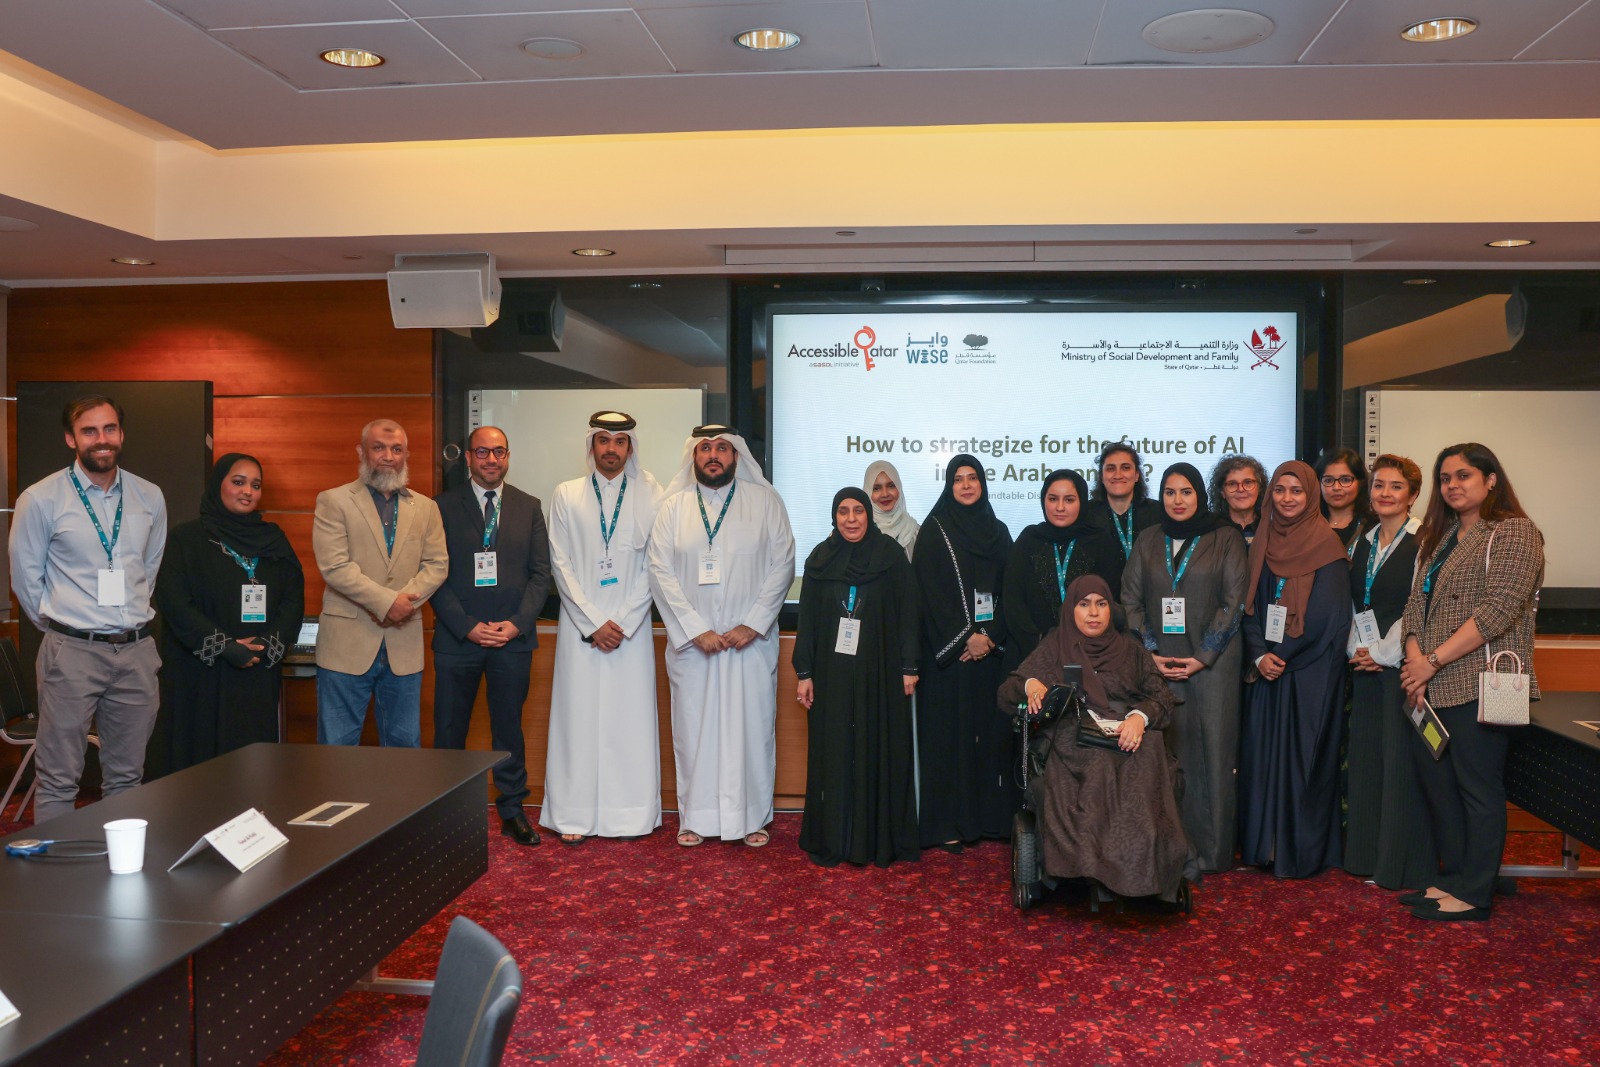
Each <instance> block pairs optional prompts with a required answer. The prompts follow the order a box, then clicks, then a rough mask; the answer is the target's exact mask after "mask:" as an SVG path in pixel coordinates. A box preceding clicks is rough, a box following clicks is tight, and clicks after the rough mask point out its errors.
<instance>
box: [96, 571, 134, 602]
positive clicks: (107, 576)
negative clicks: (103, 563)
mask: <svg viewBox="0 0 1600 1067" xmlns="http://www.w3.org/2000/svg"><path fill="white" fill-rule="evenodd" d="M95 574H97V575H98V576H99V582H100V584H99V586H98V588H97V591H96V593H95V603H96V604H99V605H100V606H101V607H102V608H120V607H122V606H123V605H124V604H126V603H127V602H128V586H127V583H126V582H124V581H123V580H122V571H120V570H103V571H96V572H95Z"/></svg>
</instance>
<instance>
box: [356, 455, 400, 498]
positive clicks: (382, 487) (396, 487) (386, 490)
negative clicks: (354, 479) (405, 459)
mask: <svg viewBox="0 0 1600 1067" xmlns="http://www.w3.org/2000/svg"><path fill="white" fill-rule="evenodd" d="M361 480H362V481H363V482H365V483H366V484H367V485H369V486H371V487H372V488H374V489H376V490H377V491H378V492H380V493H382V494H383V495H384V496H388V495H389V494H390V493H397V492H399V491H400V490H402V489H404V488H405V487H406V485H407V484H408V483H410V481H411V464H409V463H402V464H400V469H399V470H389V469H387V468H382V467H373V466H371V465H370V464H368V463H367V457H366V456H362V457H361Z"/></svg>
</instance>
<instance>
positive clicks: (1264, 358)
mask: <svg viewBox="0 0 1600 1067" xmlns="http://www.w3.org/2000/svg"><path fill="white" fill-rule="evenodd" d="M1288 343H1289V342H1287V341H1285V340H1284V339H1283V338H1282V337H1280V336H1278V328H1277V327H1276V326H1263V327H1262V328H1261V329H1260V330H1251V331H1250V354H1251V355H1253V356H1255V357H1256V361H1255V362H1254V363H1252V364H1250V369H1251V370H1255V369H1256V368H1257V367H1271V368H1272V369H1273V370H1279V369H1280V368H1279V366H1278V365H1277V364H1276V363H1274V362H1272V358H1273V357H1274V356H1276V355H1277V354H1278V353H1279V352H1282V351H1283V346H1284V345H1286V344H1288Z"/></svg>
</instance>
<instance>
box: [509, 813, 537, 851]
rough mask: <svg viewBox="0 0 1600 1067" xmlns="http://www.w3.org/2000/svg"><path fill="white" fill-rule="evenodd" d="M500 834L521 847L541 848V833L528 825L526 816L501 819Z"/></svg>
mask: <svg viewBox="0 0 1600 1067" xmlns="http://www.w3.org/2000/svg"><path fill="white" fill-rule="evenodd" d="M500 832H501V833H502V834H505V835H506V836H507V837H509V838H511V840H513V841H515V842H516V843H517V844H519V845H527V846H528V847H529V848H538V847H539V833H538V831H536V830H535V829H534V828H533V827H532V826H530V825H529V824H528V817H527V816H526V815H513V816H511V818H509V819H501V820H500Z"/></svg>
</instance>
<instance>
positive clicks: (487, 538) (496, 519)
mask: <svg viewBox="0 0 1600 1067" xmlns="http://www.w3.org/2000/svg"><path fill="white" fill-rule="evenodd" d="M505 502H506V495H505V493H504V492H499V493H496V494H495V495H494V514H493V515H490V516H489V521H488V522H486V523H484V524H483V550H484V551H485V552H487V551H489V544H490V542H492V541H493V540H494V532H495V531H496V530H498V529H499V528H500V505H501V504H504V503H505ZM396 515H398V511H397V512H396ZM389 552H390V553H391V554H393V552H394V534H390V535H389Z"/></svg>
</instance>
